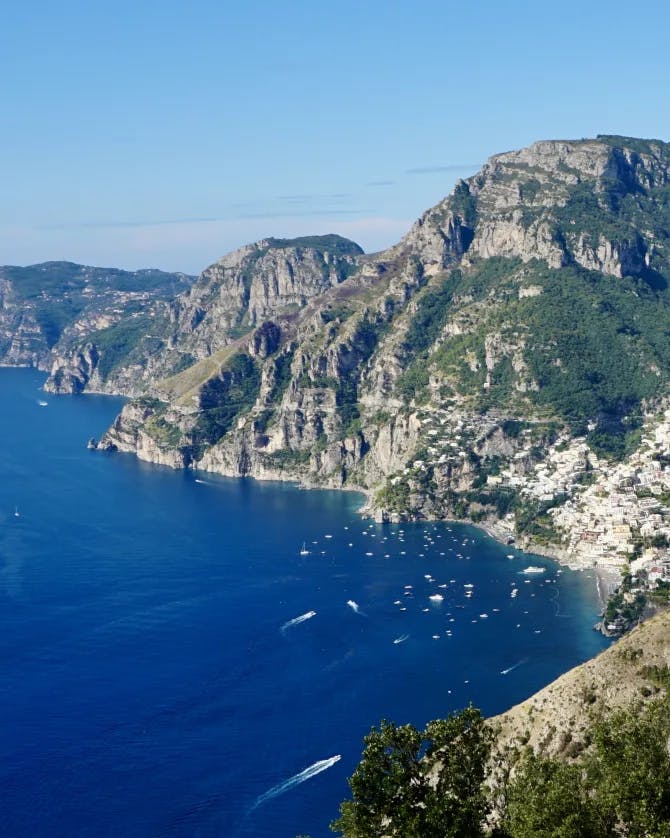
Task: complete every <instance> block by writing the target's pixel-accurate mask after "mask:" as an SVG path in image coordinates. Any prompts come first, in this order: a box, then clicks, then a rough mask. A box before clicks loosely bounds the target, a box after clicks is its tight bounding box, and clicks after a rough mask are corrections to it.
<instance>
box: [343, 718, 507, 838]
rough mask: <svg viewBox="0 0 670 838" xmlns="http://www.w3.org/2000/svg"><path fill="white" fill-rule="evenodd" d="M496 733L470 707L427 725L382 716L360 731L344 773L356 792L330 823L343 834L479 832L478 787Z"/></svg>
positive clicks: (406, 836)
mask: <svg viewBox="0 0 670 838" xmlns="http://www.w3.org/2000/svg"><path fill="white" fill-rule="evenodd" d="M492 739H493V736H492V733H491V731H490V730H489V728H488V727H487V725H486V724H485V722H484V719H483V718H482V716H481V714H480V713H479V711H478V710H475V709H474V708H472V707H469V708H467V709H466V710H464V711H463V712H462V713H454V714H453V715H451V716H449V718H447V719H440V720H438V721H434V722H429V723H428V725H427V726H426V728H425V730H423V731H419V730H417V729H416V728H415V727H414V726H413V725H402V726H401V727H396V726H395V725H393V724H391V723H390V722H386V721H382V723H381V725H380V727H379V729H376V728H373V729H372V730H371V731H370V733H369V734H368V735H367V736H366V737H365V750H364V752H363V759H362V760H361V763H360V765H359V766H358V768H357V769H356V771H355V772H354V774H353V776H352V777H351V779H350V780H349V785H350V786H351V791H352V795H353V800H351V801H346V802H345V803H343V804H342V805H341V807H340V812H341V815H340V817H339V819H338V820H336V821H335V822H334V823H333V824H332V829H333V830H334V831H336V832H341V833H343V835H345V836H346V838H367V836H383V835H392V836H402V838H452V836H453V838H457V836H468V837H469V838H476V836H478V835H483V834H484V833H483V831H482V822H483V819H484V816H485V814H486V812H487V801H486V795H485V792H484V788H483V781H484V776H485V768H486V762H487V760H488V757H489V754H490V749H491V742H492Z"/></svg>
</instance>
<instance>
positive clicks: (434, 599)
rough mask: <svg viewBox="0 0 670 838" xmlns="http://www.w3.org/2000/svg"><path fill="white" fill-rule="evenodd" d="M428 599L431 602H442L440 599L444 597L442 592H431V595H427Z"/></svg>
mask: <svg viewBox="0 0 670 838" xmlns="http://www.w3.org/2000/svg"><path fill="white" fill-rule="evenodd" d="M428 599H429V600H430V601H431V602H442V600H443V599H444V597H443V596H442V594H431V595H430V596H429V597H428Z"/></svg>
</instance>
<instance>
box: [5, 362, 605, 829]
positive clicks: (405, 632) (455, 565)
mask: <svg viewBox="0 0 670 838" xmlns="http://www.w3.org/2000/svg"><path fill="white" fill-rule="evenodd" d="M43 381H44V376H43V375H42V374H41V373H38V372H36V371H33V370H27V369H2V370H0V403H1V404H2V410H0V476H1V479H0V833H1V834H2V835H5V836H31V837H32V838H35V837H36V836H49V838H54V837H55V836H68V838H72V836H80V835H82V836H89V835H90V836H98V837H100V836H226V838H238V836H239V838H242V836H244V837H245V838H246V837H247V836H255V838H265V837H266V836H267V838H294V836H296V835H310V836H312V838H322V836H327V835H331V834H332V833H331V832H330V830H329V823H330V821H331V820H333V819H334V818H335V817H337V815H338V806H339V803H340V802H341V801H342V800H344V799H346V798H347V796H348V793H349V789H348V785H347V777H348V776H350V775H351V773H352V772H353V770H354V768H355V766H356V765H357V763H358V761H359V759H360V756H361V751H362V740H363V737H364V735H365V734H366V733H368V732H369V730H370V728H371V727H372V726H373V725H378V724H379V722H380V720H381V719H388V720H392V721H394V722H396V723H398V724H401V723H402V724H404V723H408V722H411V723H413V724H414V725H417V726H419V727H423V726H424V725H425V723H426V722H427V721H428V720H430V719H433V718H436V717H441V716H445V715H446V714H448V713H450V712H451V711H453V710H457V709H460V708H463V707H465V706H466V705H467V704H468V703H469V702H472V703H473V704H474V705H476V706H477V707H480V708H481V709H482V711H483V712H484V713H485V714H487V715H488V714H494V713H498V712H501V711H503V710H505V709H507V708H509V707H510V706H512V705H513V704H515V703H517V702H519V701H521V700H523V699H525V698H526V697H528V696H529V695H530V694H531V693H533V692H534V691H536V690H538V689H539V688H541V687H543V686H544V685H546V684H547V683H548V682H549V681H551V680H552V679H554V678H555V677H556V676H558V675H560V674H561V673H563V672H565V671H566V670H567V669H569V668H570V667H572V666H574V665H576V664H578V663H580V662H582V661H584V660H586V659H587V658H589V657H592V656H593V655H594V654H596V653H597V652H599V651H600V650H601V649H603V648H604V646H605V645H606V643H607V641H606V640H605V639H604V638H603V637H602V636H601V635H599V634H597V633H596V632H595V631H594V630H593V628H592V626H593V624H594V623H595V621H596V619H597V612H598V601H597V596H596V582H595V579H594V577H593V576H592V575H591V574H590V573H588V572H583V573H578V572H572V571H569V570H567V569H561V568H560V567H559V566H558V565H557V564H555V563H553V562H552V561H550V560H548V559H545V558H540V557H537V556H528V555H524V554H522V553H520V552H519V551H517V550H515V549H513V548H509V547H505V546H502V545H500V544H498V543H496V542H495V541H493V540H492V539H490V538H489V537H488V536H487V535H485V534H484V533H483V532H481V531H480V530H478V529H475V528H472V527H468V526H463V525H458V524H449V523H439V524H437V523H425V522H424V523H411V524H377V523H374V522H371V521H369V520H365V519H363V518H362V517H361V516H360V515H359V513H358V511H357V510H358V508H359V507H360V505H361V503H362V497H361V496H360V495H358V494H354V493H349V492H336V491H304V490H301V489H300V488H299V487H297V486H294V485H289V484H281V483H259V482H255V481H253V480H247V479H239V480H233V479H225V478H221V477H217V476H213V475H210V474H206V473H201V472H197V471H173V470H171V469H168V468H162V467H159V466H153V465H148V464H146V463H142V462H140V461H138V460H136V459H135V458H134V457H132V456H130V455H124V454H109V453H103V452H99V451H92V450H88V449H87V448H86V442H87V440H88V439H89V438H90V437H92V436H94V437H99V436H100V434H101V433H102V432H103V431H104V430H105V428H106V427H107V426H108V425H109V424H110V422H111V421H112V419H113V418H114V416H115V415H116V413H117V412H118V411H119V410H120V408H121V405H122V401H121V400H120V399H118V398H114V397H109V396H95V395H86V396H54V395H51V394H46V393H44V392H43V391H42V390H41V385H42V384H43ZM531 565H532V566H539V567H542V568H544V572H541V573H528V574H525V573H524V572H523V571H524V568H526V567H528V566H531ZM515 591H516V593H514V592H515Z"/></svg>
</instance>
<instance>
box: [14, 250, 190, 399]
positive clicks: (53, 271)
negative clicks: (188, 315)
mask: <svg viewBox="0 0 670 838" xmlns="http://www.w3.org/2000/svg"><path fill="white" fill-rule="evenodd" d="M191 282H192V277H189V276H186V275H185V274H180V273H165V272H164V271H158V270H141V271H122V270H118V269H117V268H94V267H89V266H86V265H76V264H73V263H72V262H45V263H43V264H39V265H30V266H28V267H15V266H4V267H0V363H2V364H5V365H21V366H36V367H39V368H41V369H50V368H51V365H52V363H53V362H54V359H57V358H58V357H59V356H60V355H62V354H63V353H65V352H68V351H69V348H70V347H71V346H72V345H74V344H82V342H83V343H85V341H86V339H87V337H88V336H89V335H90V334H92V333H93V332H96V333H99V334H101V335H103V336H107V337H108V343H109V344H110V345H112V344H113V343H114V341H113V338H112V337H111V336H112V335H113V332H114V329H115V328H118V324H120V323H121V322H123V324H124V325H123V326H122V327H121V329H122V330H125V331H128V332H133V331H134V332H135V333H136V334H139V333H140V330H139V328H135V324H136V323H137V322H138V319H147V320H148V319H150V318H152V317H153V316H154V314H155V312H156V310H157V308H158V307H159V303H160V302H161V301H167V300H170V299H172V298H174V297H175V296H176V295H178V294H180V293H181V292H183V291H185V290H186V289H187V288H188V287H189V286H190V284H191ZM99 342H100V343H102V342H101V341H99ZM97 353H98V350H97V349H95V348H89V351H88V353H84V355H83V356H82V359H81V363H82V364H88V365H89V366H90V365H92V364H93V363H95V361H94V359H95V357H96V354H97ZM59 382H60V384H61V386H62V388H63V389H65V388H66V384H65V378H64V377H60V376H59ZM69 382H70V383H69V389H70V390H71V391H77V390H80V389H83V387H84V385H85V384H87V383H88V382H87V381H86V380H84V379H83V378H82V377H80V378H79V379H75V378H73V377H70V378H69Z"/></svg>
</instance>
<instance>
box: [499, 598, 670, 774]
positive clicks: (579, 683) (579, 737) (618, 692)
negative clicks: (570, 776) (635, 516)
mask: <svg viewBox="0 0 670 838" xmlns="http://www.w3.org/2000/svg"><path fill="white" fill-rule="evenodd" d="M669 661H670V611H665V612H663V613H661V614H659V615H658V616H656V617H653V618H652V619H650V620H648V621H647V622H646V623H644V624H643V625H641V626H638V627H637V628H635V629H633V631H632V632H630V634H628V635H627V636H626V637H624V638H622V639H621V640H619V641H618V642H617V643H616V644H614V645H613V646H611V647H609V648H608V649H606V650H605V651H604V652H602V653H601V654H600V655H598V656H597V657H595V658H593V660H590V661H588V662H587V663H584V664H582V665H581V666H578V667H576V668H575V669H572V670H570V671H569V672H566V673H565V675H562V676H561V677H560V678H558V679H557V680H556V681H554V682H553V683H551V684H549V686H547V687H545V688H544V689H542V690H540V691H539V692H538V693H535V695H533V696H531V697H530V698H529V699H527V700H526V701H524V702H523V703H521V704H518V705H517V706H516V707H513V708H512V709H511V710H508V711H507V712H506V713H503V714H502V715H500V716H496V717H495V718H493V719H492V720H491V722H492V724H493V726H494V727H495V728H496V729H498V731H499V733H498V738H497V747H498V749H499V750H500V751H503V752H504V751H508V750H510V749H520V748H523V747H530V748H532V749H533V750H534V751H535V752H536V753H543V754H546V755H548V756H563V757H566V756H575V755H577V754H579V753H580V752H581V751H582V750H584V748H585V747H586V746H587V745H588V743H587V742H585V741H584V737H585V734H586V731H587V730H589V729H590V726H591V722H592V720H593V718H594V717H596V715H597V713H599V712H600V713H601V712H603V711H605V712H606V713H610V712H612V711H613V710H616V709H620V708H624V707H630V706H632V705H634V704H635V705H641V704H642V703H644V702H645V701H648V700H653V699H655V698H658V697H659V687H658V685H657V683H656V682H655V680H654V678H653V673H654V672H655V671H656V672H663V671H667V667H668V662H669Z"/></svg>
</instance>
